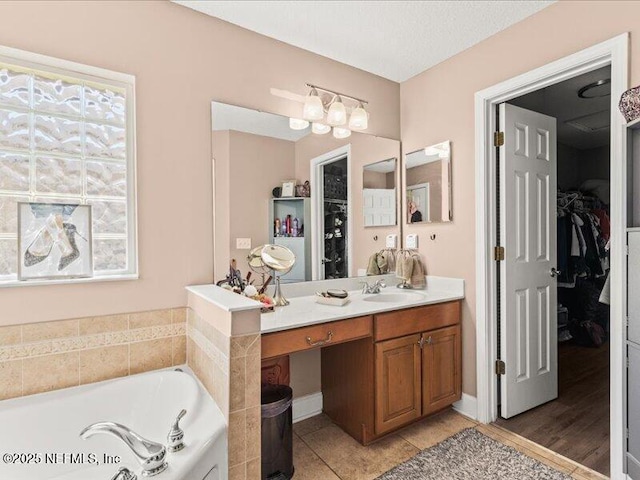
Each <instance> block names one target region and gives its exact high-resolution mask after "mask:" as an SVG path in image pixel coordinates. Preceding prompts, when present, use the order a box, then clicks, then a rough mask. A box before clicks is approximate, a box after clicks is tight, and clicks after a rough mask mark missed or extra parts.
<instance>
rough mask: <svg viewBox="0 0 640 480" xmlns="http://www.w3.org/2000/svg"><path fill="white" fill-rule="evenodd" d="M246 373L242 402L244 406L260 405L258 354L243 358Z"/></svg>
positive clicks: (260, 363)
mask: <svg viewBox="0 0 640 480" xmlns="http://www.w3.org/2000/svg"><path fill="white" fill-rule="evenodd" d="M245 361H246V373H245V387H244V395H245V397H244V404H245V407H246V408H250V407H255V406H256V405H260V382H261V379H262V372H261V370H260V367H261V366H262V360H261V358H260V355H251V356H250V357H246V358H245Z"/></svg>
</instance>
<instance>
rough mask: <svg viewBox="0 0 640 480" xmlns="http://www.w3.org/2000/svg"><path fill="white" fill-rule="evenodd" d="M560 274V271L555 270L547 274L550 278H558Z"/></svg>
mask: <svg viewBox="0 0 640 480" xmlns="http://www.w3.org/2000/svg"><path fill="white" fill-rule="evenodd" d="M561 273H562V272H561V271H560V270H556V269H555V268H552V269H551V271H550V272H549V275H551V276H552V277H558V276H560V274H561Z"/></svg>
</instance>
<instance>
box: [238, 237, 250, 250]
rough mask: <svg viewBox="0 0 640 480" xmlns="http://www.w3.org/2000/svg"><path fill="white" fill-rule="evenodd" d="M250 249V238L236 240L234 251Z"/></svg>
mask: <svg viewBox="0 0 640 480" xmlns="http://www.w3.org/2000/svg"><path fill="white" fill-rule="evenodd" d="M250 248H251V239H250V238H236V249H238V250H249V249H250Z"/></svg>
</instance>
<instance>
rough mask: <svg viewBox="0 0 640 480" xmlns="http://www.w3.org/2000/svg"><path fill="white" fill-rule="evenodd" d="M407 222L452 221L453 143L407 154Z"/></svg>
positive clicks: (441, 144)
mask: <svg viewBox="0 0 640 480" xmlns="http://www.w3.org/2000/svg"><path fill="white" fill-rule="evenodd" d="M405 181H406V208H407V209H406V214H407V223H427V222H430V223H437V222H450V221H451V220H452V218H453V217H452V212H451V142H449V141H446V142H442V143H438V144H436V145H432V146H430V147H427V148H422V149H420V150H416V151H415V152H411V153H409V154H407V155H406V156H405Z"/></svg>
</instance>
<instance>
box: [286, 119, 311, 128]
mask: <svg viewBox="0 0 640 480" xmlns="http://www.w3.org/2000/svg"><path fill="white" fill-rule="evenodd" d="M308 126H309V122H307V121H306V120H302V119H301V118H290V119H289V128H291V130H304V129H305V128H307V127H308Z"/></svg>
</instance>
